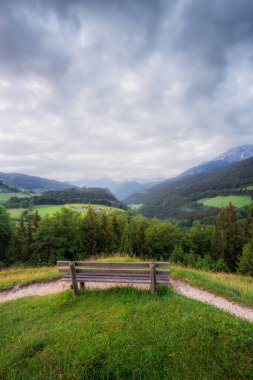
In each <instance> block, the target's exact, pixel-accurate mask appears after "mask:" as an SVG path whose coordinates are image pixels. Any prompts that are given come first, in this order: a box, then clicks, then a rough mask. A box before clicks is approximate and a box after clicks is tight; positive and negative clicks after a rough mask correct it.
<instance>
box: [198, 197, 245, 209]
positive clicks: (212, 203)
mask: <svg viewBox="0 0 253 380" xmlns="http://www.w3.org/2000/svg"><path fill="white" fill-rule="evenodd" d="M230 202H231V203H232V204H233V205H234V206H235V207H237V208H240V207H244V206H249V205H251V204H252V200H251V197H250V196H249V195H228V196H219V197H214V198H204V199H200V200H198V203H201V204H203V205H204V206H208V207H218V208H223V207H226V206H227V205H228V204H229V203H230Z"/></svg>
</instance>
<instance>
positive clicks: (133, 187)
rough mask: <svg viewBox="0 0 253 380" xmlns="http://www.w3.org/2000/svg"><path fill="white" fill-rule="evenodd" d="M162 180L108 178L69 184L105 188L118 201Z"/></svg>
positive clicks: (83, 180)
mask: <svg viewBox="0 0 253 380" xmlns="http://www.w3.org/2000/svg"><path fill="white" fill-rule="evenodd" d="M164 180H165V179H164V178H163V179H161V178H154V179H153V178H152V179H148V180H143V179H138V178H137V179H133V180H125V181H115V180H113V179H111V178H108V177H102V178H98V179H91V178H80V179H78V180H76V181H72V182H70V183H71V184H73V185H75V186H86V187H99V188H107V189H108V190H110V191H111V192H112V193H113V194H114V195H115V197H117V198H118V199H119V200H122V199H124V198H126V197H129V196H130V195H132V194H134V193H137V192H139V191H144V190H146V189H148V188H150V187H152V186H154V185H157V184H158V183H161V182H163V181H164Z"/></svg>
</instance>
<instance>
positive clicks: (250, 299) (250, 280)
mask: <svg viewBox="0 0 253 380" xmlns="http://www.w3.org/2000/svg"><path fill="white" fill-rule="evenodd" d="M171 275H172V276H173V277H176V278H180V279H182V280H186V281H187V282H189V283H190V284H191V285H195V286H198V287H199V288H202V289H206V290H209V291H210V292H212V293H216V294H220V295H222V296H224V297H226V298H228V299H230V300H232V301H236V302H239V303H243V304H245V305H249V306H251V307H253V277H247V276H240V275H237V274H228V273H212V272H207V271H204V270H199V269H191V268H183V267H179V266H173V267H172V269H171Z"/></svg>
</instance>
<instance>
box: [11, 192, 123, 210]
mask: <svg viewBox="0 0 253 380" xmlns="http://www.w3.org/2000/svg"><path fill="white" fill-rule="evenodd" d="M86 203H90V204H98V205H105V206H111V207H118V208H125V207H124V206H123V204H122V203H120V202H119V201H118V199H117V198H116V197H115V196H114V195H113V194H112V193H111V192H110V191H109V190H107V189H100V188H94V187H83V188H70V189H62V190H50V191H45V192H44V193H42V194H41V195H33V196H32V197H30V198H26V199H20V198H17V197H13V198H11V199H9V201H8V202H7V203H6V205H7V207H9V208H20V207H22V208H28V207H32V206H34V205H65V204H86Z"/></svg>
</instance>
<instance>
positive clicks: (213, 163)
mask: <svg viewBox="0 0 253 380" xmlns="http://www.w3.org/2000/svg"><path fill="white" fill-rule="evenodd" d="M250 157H253V145H242V146H238V147H236V148H232V149H229V150H228V151H226V152H225V153H222V154H221V155H219V156H218V157H215V158H213V159H212V160H210V161H206V162H203V163H201V164H200V165H197V166H194V167H193V168H190V169H188V170H186V171H185V172H183V173H182V174H181V176H185V175H191V174H197V173H202V172H205V171H210V170H214V169H219V168H223V167H226V166H230V165H231V164H233V163H235V162H240V161H242V160H246V159H247V158H250Z"/></svg>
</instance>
